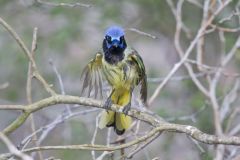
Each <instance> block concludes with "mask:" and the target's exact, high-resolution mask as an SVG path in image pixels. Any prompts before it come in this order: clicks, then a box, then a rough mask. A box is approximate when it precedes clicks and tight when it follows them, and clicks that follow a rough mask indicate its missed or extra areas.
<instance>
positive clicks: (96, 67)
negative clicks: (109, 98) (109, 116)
mask: <svg viewBox="0 0 240 160" xmlns="http://www.w3.org/2000/svg"><path fill="white" fill-rule="evenodd" d="M102 57H103V55H102V53H100V52H99V53H97V54H96V55H95V57H94V58H93V59H92V60H91V61H90V62H89V63H88V64H87V66H86V67H85V68H84V69H83V72H82V75H81V82H82V91H81V95H83V94H84V93H85V92H86V93H87V96H88V97H90V94H91V91H92V90H93V89H94V97H95V98H97V96H98V94H99V95H100V98H102V97H103V94H102V89H103V87H102V86H103V85H102V81H103V80H102Z"/></svg>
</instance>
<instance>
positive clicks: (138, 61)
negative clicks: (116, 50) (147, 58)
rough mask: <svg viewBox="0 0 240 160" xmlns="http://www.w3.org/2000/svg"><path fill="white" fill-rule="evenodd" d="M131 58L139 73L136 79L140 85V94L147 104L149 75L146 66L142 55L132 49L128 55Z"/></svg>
mask: <svg viewBox="0 0 240 160" xmlns="http://www.w3.org/2000/svg"><path fill="white" fill-rule="evenodd" d="M128 57H129V59H130V60H131V62H133V64H134V65H135V67H136V69H137V73H138V79H137V81H136V85H140V87H141V89H140V95H141V99H142V101H143V102H144V103H145V104H146V102H147V75H146V71H145V66H144V63H143V60H142V58H141V56H140V55H139V54H138V53H137V51H135V50H132V52H131V53H130V54H129V55H128Z"/></svg>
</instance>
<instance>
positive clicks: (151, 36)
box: [127, 28, 158, 39]
mask: <svg viewBox="0 0 240 160" xmlns="http://www.w3.org/2000/svg"><path fill="white" fill-rule="evenodd" d="M127 30H129V31H133V32H136V33H138V34H140V35H144V36H148V37H150V38H152V39H157V38H158V37H157V36H154V35H152V34H149V33H146V32H143V31H140V30H138V29H136V28H127Z"/></svg>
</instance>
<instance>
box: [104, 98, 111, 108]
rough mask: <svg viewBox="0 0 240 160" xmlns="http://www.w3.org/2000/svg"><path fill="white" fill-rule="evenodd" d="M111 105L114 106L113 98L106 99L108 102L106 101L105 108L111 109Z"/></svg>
mask: <svg viewBox="0 0 240 160" xmlns="http://www.w3.org/2000/svg"><path fill="white" fill-rule="evenodd" d="M111 106H112V100H111V98H108V99H107V100H106V102H105V103H104V105H103V108H104V109H106V110H109V108H111Z"/></svg>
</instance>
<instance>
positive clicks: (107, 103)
mask: <svg viewBox="0 0 240 160" xmlns="http://www.w3.org/2000/svg"><path fill="white" fill-rule="evenodd" d="M113 92H114V89H112V91H111V94H110V95H109V96H108V98H107V100H106V101H105V103H104V105H103V108H104V109H106V110H108V109H109V108H110V107H111V106H112V98H111V97H112V94H113Z"/></svg>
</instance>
